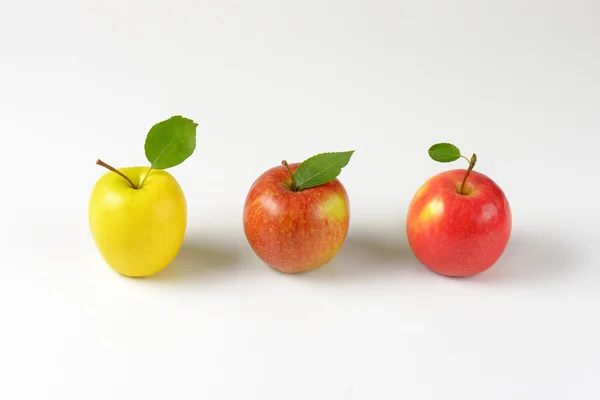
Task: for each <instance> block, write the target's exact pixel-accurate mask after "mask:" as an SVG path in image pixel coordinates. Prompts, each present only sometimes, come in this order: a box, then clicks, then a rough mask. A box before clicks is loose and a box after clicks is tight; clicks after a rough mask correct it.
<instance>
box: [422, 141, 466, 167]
mask: <svg viewBox="0 0 600 400" xmlns="http://www.w3.org/2000/svg"><path fill="white" fill-rule="evenodd" d="M429 157H431V158H432V159H433V160H435V161H437V162H443V163H446V162H452V161H456V160H458V159H459V158H460V150H459V149H458V147H456V146H455V145H453V144H450V143H437V144H434V145H433V146H431V147H430V148H429Z"/></svg>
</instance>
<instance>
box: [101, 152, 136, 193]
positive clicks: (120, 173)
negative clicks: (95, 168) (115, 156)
mask: <svg viewBox="0 0 600 400" xmlns="http://www.w3.org/2000/svg"><path fill="white" fill-rule="evenodd" d="M96 164H98V165H101V166H103V167H104V168H106V169H108V170H110V171H112V172H114V173H115V174H117V175H119V176H121V177H122V178H123V179H125V180H126V181H127V182H129V184H130V185H131V187H132V188H134V189H136V187H135V185H134V184H133V182H132V181H131V179H129V178H128V177H127V176H126V175H125V174H124V173H122V172H121V171H119V170H117V169H116V168H114V167H111V166H110V165H108V164H107V163H105V162H104V161H102V160H100V159H98V160H96Z"/></svg>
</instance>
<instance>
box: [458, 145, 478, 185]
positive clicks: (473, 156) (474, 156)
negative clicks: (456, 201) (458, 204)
mask: <svg viewBox="0 0 600 400" xmlns="http://www.w3.org/2000/svg"><path fill="white" fill-rule="evenodd" d="M461 157H463V158H465V159H466V160H468V161H469V169H467V173H466V174H465V178H464V179H463V181H462V184H461V185H460V194H463V195H464V194H465V193H464V187H465V183H466V182H467V178H468V177H469V174H470V173H471V171H472V170H473V167H475V163H476V162H477V155H476V154H475V153H473V155H472V156H471V159H470V160H469V159H468V158H467V157H465V156H461Z"/></svg>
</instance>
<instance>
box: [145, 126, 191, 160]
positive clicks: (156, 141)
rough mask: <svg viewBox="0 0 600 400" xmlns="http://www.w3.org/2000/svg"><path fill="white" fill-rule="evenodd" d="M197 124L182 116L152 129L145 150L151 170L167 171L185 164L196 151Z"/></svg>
mask: <svg viewBox="0 0 600 400" xmlns="http://www.w3.org/2000/svg"><path fill="white" fill-rule="evenodd" d="M197 126H198V124H197V123H195V122H194V121H192V120H191V119H188V118H184V117H182V116H180V115H176V116H174V117H171V118H169V119H167V120H165V121H162V122H159V123H157V124H156V125H154V126H153V127H152V128H150V131H149V132H148V135H147V136H146V143H145V144H144V150H145V152H146V158H147V159H148V161H149V162H150V165H151V167H150V168H151V169H167V168H171V167H174V166H176V165H179V164H181V163H182V162H184V161H185V160H186V159H187V158H188V157H189V156H191V155H192V153H193V152H194V150H195V149H196V127H197Z"/></svg>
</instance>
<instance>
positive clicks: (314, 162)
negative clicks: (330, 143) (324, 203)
mask: <svg viewBox="0 0 600 400" xmlns="http://www.w3.org/2000/svg"><path fill="white" fill-rule="evenodd" d="M353 153H354V150H351V151H344V152H329V153H321V154H317V155H315V156H312V157H310V158H307V159H306V160H304V161H303V162H302V164H300V165H299V166H298V168H297V169H296V171H294V183H295V184H296V188H297V190H302V189H307V188H310V187H314V186H319V185H323V184H325V183H327V182H330V181H332V180H333V179H335V178H336V177H337V176H338V175H339V174H340V173H341V172H342V168H344V167H345V166H346V165H347V164H348V162H349V161H350V157H352V154H353Z"/></svg>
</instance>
